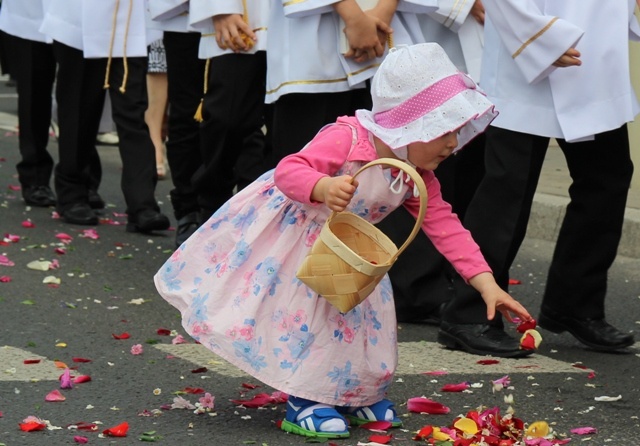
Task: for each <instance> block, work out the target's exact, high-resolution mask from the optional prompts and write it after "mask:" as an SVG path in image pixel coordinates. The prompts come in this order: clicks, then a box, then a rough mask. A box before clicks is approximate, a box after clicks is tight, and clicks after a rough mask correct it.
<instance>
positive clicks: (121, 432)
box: [102, 421, 129, 437]
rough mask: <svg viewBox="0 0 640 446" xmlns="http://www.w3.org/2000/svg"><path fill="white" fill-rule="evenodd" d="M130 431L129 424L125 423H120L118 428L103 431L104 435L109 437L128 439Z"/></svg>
mask: <svg viewBox="0 0 640 446" xmlns="http://www.w3.org/2000/svg"><path fill="white" fill-rule="evenodd" d="M128 430H129V423H127V422H126V421H125V422H124V423H120V424H118V425H117V426H114V427H110V428H109V429H106V430H104V431H102V433H103V434H104V435H106V436H107V437H126V436H127V431H128Z"/></svg>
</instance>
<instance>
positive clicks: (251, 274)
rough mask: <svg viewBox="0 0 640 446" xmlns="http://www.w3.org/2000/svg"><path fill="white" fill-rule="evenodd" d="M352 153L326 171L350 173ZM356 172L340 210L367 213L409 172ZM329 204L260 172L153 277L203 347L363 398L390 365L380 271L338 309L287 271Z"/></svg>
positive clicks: (404, 185)
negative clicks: (354, 301)
mask: <svg viewBox="0 0 640 446" xmlns="http://www.w3.org/2000/svg"><path fill="white" fill-rule="evenodd" d="M372 150H373V149H372ZM364 164H365V163H364V162H361V161H347V162H346V163H345V164H344V165H343V166H342V168H341V169H340V171H339V172H337V173H336V175H342V174H350V175H353V174H354V173H355V172H356V171H357V170H358V168H360V167H361V166H362V165H364ZM357 178H358V181H359V183H360V187H358V189H357V192H356V194H355V196H354V198H353V200H352V201H351V204H350V208H349V210H350V211H352V212H354V213H356V214H358V215H360V216H361V217H363V218H365V219H367V220H369V221H371V222H374V223H375V222H378V221H380V220H381V219H382V218H383V217H384V216H385V215H386V214H387V213H389V212H391V211H392V210H393V209H395V208H396V207H398V206H399V205H400V204H401V203H402V202H403V201H404V200H405V199H406V198H407V197H408V196H410V195H411V194H412V193H413V183H412V182H411V181H408V182H406V181H405V182H403V181H401V182H400V183H401V187H400V188H399V189H398V188H397V183H398V182H397V181H396V182H395V183H396V185H394V186H393V187H392V183H394V180H395V178H394V177H393V176H392V171H391V170H390V169H382V168H381V167H380V166H375V167H372V168H369V169H366V170H365V171H363V172H362V173H361V174H359V175H358V177H357ZM363 186H364V187H363ZM394 191H395V192H394ZM329 213H330V211H329V209H328V208H327V207H326V206H324V205H320V206H313V205H308V204H303V203H299V202H297V201H293V200H291V199H289V198H288V197H287V196H286V195H284V194H283V193H282V192H281V191H280V190H279V189H278V188H277V187H276V185H275V184H274V176H273V171H270V172H267V173H265V174H264V175H262V177H260V178H259V179H258V180H256V181H255V182H254V183H252V184H251V185H249V186H248V187H246V188H245V189H243V190H242V191H241V192H239V193H238V194H236V195H235V196H234V197H233V198H232V199H231V200H229V201H228V202H227V203H226V204H225V205H224V206H223V207H222V208H220V209H219V210H218V211H217V212H216V213H215V214H214V215H213V216H212V217H211V218H210V219H209V220H208V221H207V222H206V223H205V224H204V225H203V226H202V227H200V228H199V229H198V231H196V233H194V235H193V236H191V237H190V238H189V239H188V240H187V241H186V242H185V243H184V244H183V245H182V246H181V247H180V248H179V249H178V250H177V251H175V253H174V254H173V255H172V256H171V257H170V258H169V259H168V260H167V262H166V263H165V264H164V266H162V268H161V269H160V270H159V271H158V273H157V274H156V275H155V278H154V279H155V283H156V287H157V289H158V291H159V292H160V294H161V295H162V297H163V298H164V299H166V300H167V301H168V302H169V303H170V304H171V305H173V306H174V307H176V308H177V309H178V310H179V311H180V313H181V314H182V324H183V326H184V329H185V330H186V331H187V332H188V333H189V334H190V335H191V336H192V337H193V338H195V339H196V340H198V341H199V342H200V343H201V344H202V345H204V346H205V347H207V348H208V349H210V350H211V351H212V352H214V353H215V354H217V355H219V356H221V357H222V358H224V359H226V360H227V361H229V362H230V363H232V364H234V365H236V366H237V367H239V368H240V369H242V370H244V371H245V372H247V373H249V374H250V375H253V376H254V377H256V378H257V379H259V380H260V381H262V382H264V383H266V384H267V385H269V386H271V387H273V388H275V389H278V390H280V391H283V392H286V393H288V394H290V395H295V396H298V397H302V398H307V399H310V400H313V401H318V402H322V403H326V404H335V405H341V406H365V405H370V404H373V403H375V402H378V401H380V400H381V399H383V398H384V395H385V392H386V390H387V387H388V386H389V384H390V383H391V381H392V378H393V375H394V371H395V369H396V365H397V333H396V318H395V309H394V302H393V297H392V290H391V284H390V281H389V279H388V277H385V278H384V279H383V280H382V282H381V283H380V284H379V285H378V286H377V287H376V289H375V290H374V291H373V293H372V294H371V295H369V297H368V298H367V299H366V300H365V301H364V302H362V303H361V304H360V305H358V306H357V307H356V308H354V309H353V310H351V311H349V312H347V313H345V314H342V313H340V312H339V311H338V310H337V309H336V308H334V307H333V306H332V305H331V304H329V303H328V301H326V300H325V299H323V298H322V297H320V296H318V295H317V294H315V293H314V292H313V291H311V290H310V289H309V288H308V287H307V286H306V285H304V284H303V283H302V282H300V281H299V280H298V279H297V278H296V271H297V269H298V267H299V265H300V264H301V263H302V261H303V259H304V257H305V256H306V255H307V253H308V251H309V250H310V248H311V246H312V245H313V242H314V241H315V240H316V238H317V237H318V235H319V233H320V229H321V228H322V225H323V224H324V223H325V221H326V219H327V217H328V216H329Z"/></svg>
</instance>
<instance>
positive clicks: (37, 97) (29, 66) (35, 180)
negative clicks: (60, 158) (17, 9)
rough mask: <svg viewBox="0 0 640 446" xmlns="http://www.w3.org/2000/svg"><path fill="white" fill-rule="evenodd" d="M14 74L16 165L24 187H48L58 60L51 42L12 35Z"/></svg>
mask: <svg viewBox="0 0 640 446" xmlns="http://www.w3.org/2000/svg"><path fill="white" fill-rule="evenodd" d="M10 40H11V45H10V50H11V52H10V54H9V55H8V57H10V58H11V67H12V75H13V77H14V78H15V79H16V81H17V87H18V124H19V126H20V136H19V138H20V139H19V141H20V155H21V160H20V162H19V163H18V164H17V165H16V169H17V171H18V178H19V180H20V184H22V186H23V188H26V187H30V186H42V185H45V186H48V185H49V181H50V180H51V172H52V171H53V158H52V157H51V155H50V154H49V152H48V151H47V144H48V143H49V127H50V126H51V103H52V98H51V94H52V90H53V82H54V80H55V75H56V61H55V58H54V57H53V46H52V45H51V44H47V43H43V42H36V41H33V40H27V39H22V38H20V37H15V36H10Z"/></svg>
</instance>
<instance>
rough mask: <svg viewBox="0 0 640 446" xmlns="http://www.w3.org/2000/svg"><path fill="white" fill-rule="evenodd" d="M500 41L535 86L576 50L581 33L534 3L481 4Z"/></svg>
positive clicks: (487, 0) (501, 0) (492, 0)
mask: <svg viewBox="0 0 640 446" xmlns="http://www.w3.org/2000/svg"><path fill="white" fill-rule="evenodd" d="M483 3H484V7H485V11H486V14H487V16H488V17H489V19H490V20H491V22H492V24H493V25H494V26H495V28H496V31H497V33H498V34H499V35H500V39H501V40H502V42H503V43H504V45H505V47H506V48H507V50H508V51H509V52H510V54H511V57H512V58H513V60H514V62H515V63H516V65H517V66H518V68H519V69H520V71H521V72H522V74H523V75H524V77H525V78H526V80H527V82H529V83H530V84H534V83H536V82H538V81H540V80H541V79H543V78H545V77H547V76H548V75H549V74H550V73H551V72H553V71H554V70H555V68H556V67H554V66H553V65H552V64H553V63H554V62H555V61H556V60H557V59H558V58H559V57H560V56H562V55H563V54H564V53H565V52H566V51H567V50H568V49H569V48H573V47H575V46H576V44H577V43H578V41H579V40H580V38H581V37H582V35H583V34H584V31H583V30H582V29H580V28H579V27H577V26H575V25H573V24H571V23H569V22H567V21H566V20H563V19H560V18H558V17H553V16H548V15H545V14H543V13H542V11H540V9H539V8H538V7H537V6H536V4H535V3H534V2H531V1H527V2H523V1H515V0H483Z"/></svg>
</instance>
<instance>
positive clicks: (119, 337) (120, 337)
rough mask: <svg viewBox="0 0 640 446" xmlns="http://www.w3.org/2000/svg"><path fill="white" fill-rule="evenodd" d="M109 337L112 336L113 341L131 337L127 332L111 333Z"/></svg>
mask: <svg viewBox="0 0 640 446" xmlns="http://www.w3.org/2000/svg"><path fill="white" fill-rule="evenodd" d="M111 336H113V339H129V338H130V337H131V335H130V334H129V333H127V332H124V333H120V334H114V333H112V334H111Z"/></svg>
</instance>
